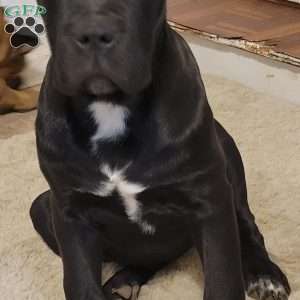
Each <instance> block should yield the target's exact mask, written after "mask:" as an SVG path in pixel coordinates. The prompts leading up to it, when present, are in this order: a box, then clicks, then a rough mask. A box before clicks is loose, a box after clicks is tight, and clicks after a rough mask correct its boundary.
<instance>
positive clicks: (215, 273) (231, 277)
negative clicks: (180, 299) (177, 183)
mask: <svg viewBox="0 0 300 300" xmlns="http://www.w3.org/2000/svg"><path fill="white" fill-rule="evenodd" d="M202 186H203V185H202ZM199 194H200V197H201V198H202V201H203V199H204V201H205V203H206V204H207V203H208V214H207V215H204V216H201V212H200V211H199V212H198V213H197V212H195V213H194V218H193V220H194V221H195V222H194V224H193V228H192V230H193V236H194V242H195V245H196V247H197V249H198V252H199V255H200V256H201V258H202V262H203V269H204V278H205V291H204V300H243V299H245V292H244V284H243V276H242V267H241V253H240V245H239V237H238V230H237V223H236V216H235V211H234V204H233V199H232V191H231V186H230V185H229V184H228V183H227V182H226V179H224V180H221V181H220V182H219V183H216V182H214V183H213V184H211V183H207V184H206V186H204V188H203V190H202V191H200V192H199V193H198V196H199ZM207 201H208V202H207Z"/></svg>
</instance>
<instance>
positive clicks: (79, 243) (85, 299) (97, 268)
mask: <svg viewBox="0 0 300 300" xmlns="http://www.w3.org/2000/svg"><path fill="white" fill-rule="evenodd" d="M53 223H54V229H55V235H56V239H57V242H58V247H59V252H60V256H61V258H62V262H63V271H64V290H65V295H66V299H67V300H104V299H105V297H104V294H103V292H102V288H101V263H102V249H101V240H100V236H99V233H98V232H97V231H95V230H94V229H93V227H91V226H89V224H87V223H85V222H82V221H81V220H80V218H79V219H77V218H76V216H74V217H73V216H72V215H71V216H70V215H69V214H68V213H65V212H64V210H62V209H61V208H60V207H59V206H58V205H56V203H54V205H53Z"/></svg>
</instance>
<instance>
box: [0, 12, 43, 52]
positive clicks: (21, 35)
mask: <svg viewBox="0 0 300 300" xmlns="http://www.w3.org/2000/svg"><path fill="white" fill-rule="evenodd" d="M4 30H5V32H6V33H8V34H11V37H10V43H11V46H12V47H14V48H19V47H21V46H26V45H27V46H29V47H32V48H33V47H36V46H38V44H39V35H40V34H42V33H44V31H45V27H44V25H43V24H41V23H37V22H36V20H35V19H34V18H33V17H27V18H22V17H17V18H15V19H14V21H13V23H8V24H6V26H5V28H4Z"/></svg>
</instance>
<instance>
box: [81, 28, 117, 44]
mask: <svg viewBox="0 0 300 300" xmlns="http://www.w3.org/2000/svg"><path fill="white" fill-rule="evenodd" d="M76 41H77V43H78V44H79V45H80V46H81V47H83V48H88V47H90V46H92V45H95V46H96V47H100V48H108V47H110V46H112V45H113V44H114V41H115V35H114V33H112V32H109V31H97V32H93V33H88V32H86V33H84V34H82V35H81V36H79V37H78V38H77V40H76Z"/></svg>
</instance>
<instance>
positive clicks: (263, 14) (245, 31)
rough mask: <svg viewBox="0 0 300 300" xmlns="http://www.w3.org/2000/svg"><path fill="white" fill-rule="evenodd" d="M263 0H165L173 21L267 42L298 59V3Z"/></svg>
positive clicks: (299, 35)
mask: <svg viewBox="0 0 300 300" xmlns="http://www.w3.org/2000/svg"><path fill="white" fill-rule="evenodd" d="M283 3H287V1H285V2H284V1H279V2H276V3H275V2H274V1H267V0H168V18H169V20H170V21H172V22H175V23H176V24H180V25H183V26H185V27H188V28H193V29H195V30H199V31H201V32H206V33H210V34H214V35H217V36H220V37H225V38H237V37H241V38H242V39H244V40H246V41H255V42H264V41H265V42H267V43H268V44H269V45H272V47H273V49H274V51H277V50H278V51H280V52H282V53H284V54H286V55H291V56H294V57H296V58H299V59H300V5H298V6H297V5H296V4H292V5H289V4H288V5H285V4H283Z"/></svg>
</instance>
